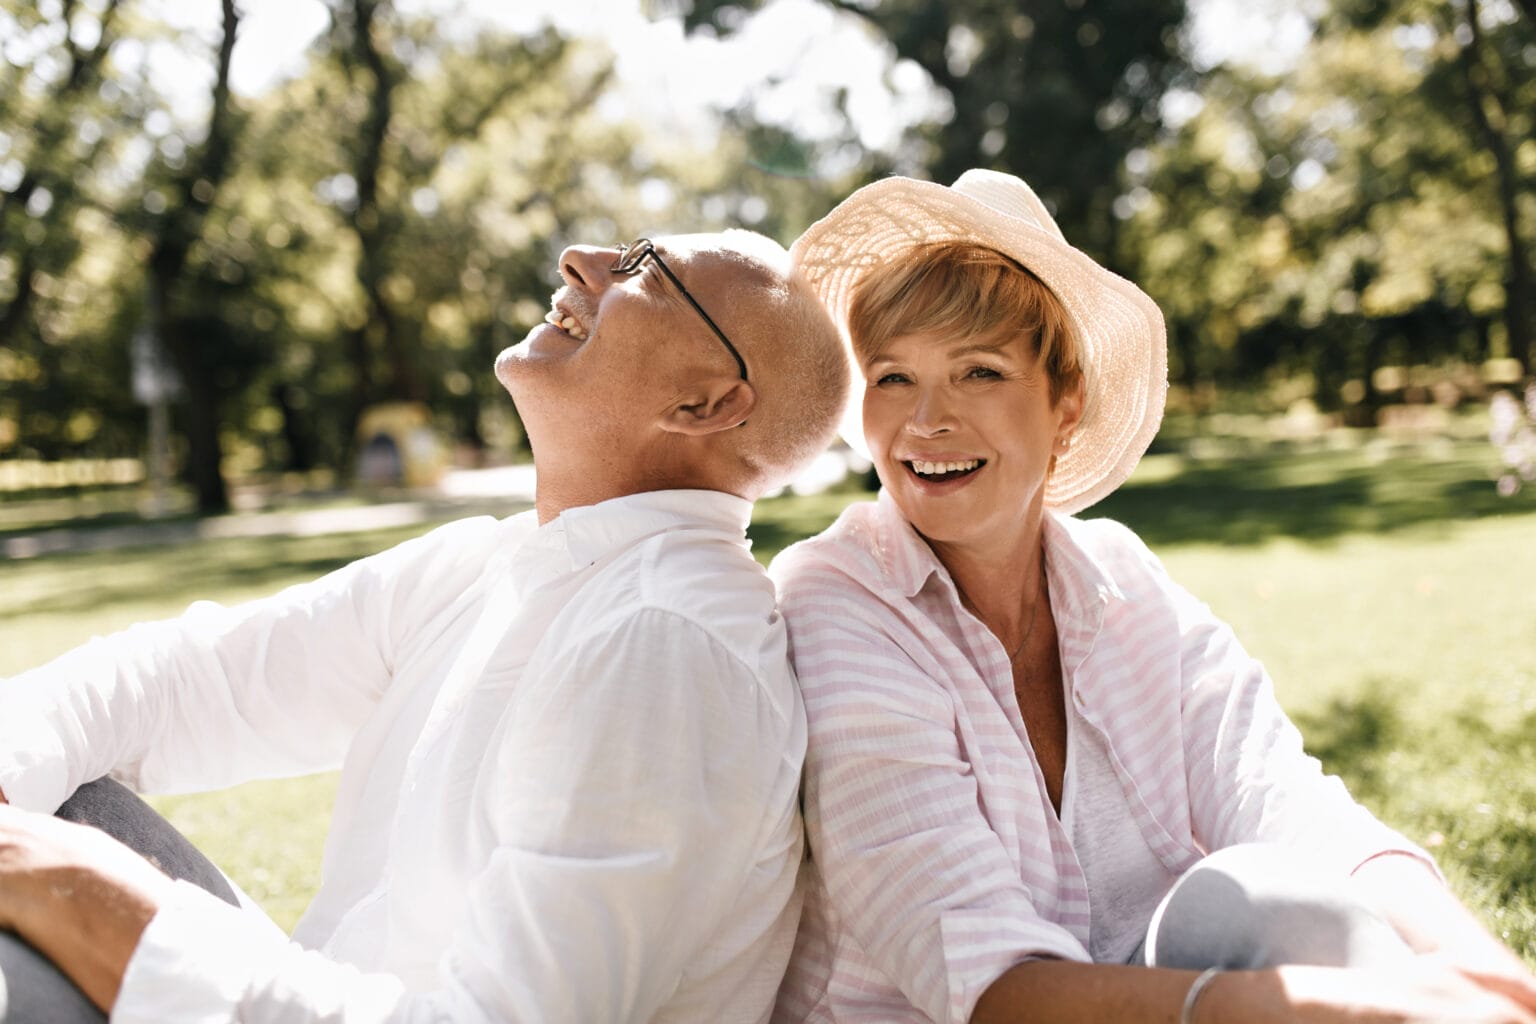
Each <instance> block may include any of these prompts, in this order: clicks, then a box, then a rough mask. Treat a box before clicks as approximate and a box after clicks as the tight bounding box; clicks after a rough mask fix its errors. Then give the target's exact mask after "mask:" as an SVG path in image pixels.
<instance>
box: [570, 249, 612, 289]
mask: <svg viewBox="0 0 1536 1024" xmlns="http://www.w3.org/2000/svg"><path fill="white" fill-rule="evenodd" d="M617 258H618V250H617V249H612V248H603V247H601V246H596V245H573V246H570V247H569V248H567V249H566V250H565V251H564V252H562V253H561V254H560V276H561V277H563V278H564V279H565V283H566V284H568V285H570V286H571V287H573V288H581V289H584V290H586V291H589V292H591V291H597V290H599V289H601V288H602V287H603V285H604V284H606V283H607V281H608V279H609V278H610V277H612V276H613V270H612V268H613V261H614V260H615V259H617Z"/></svg>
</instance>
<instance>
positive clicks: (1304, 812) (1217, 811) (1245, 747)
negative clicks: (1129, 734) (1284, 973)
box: [1147, 553, 1438, 874]
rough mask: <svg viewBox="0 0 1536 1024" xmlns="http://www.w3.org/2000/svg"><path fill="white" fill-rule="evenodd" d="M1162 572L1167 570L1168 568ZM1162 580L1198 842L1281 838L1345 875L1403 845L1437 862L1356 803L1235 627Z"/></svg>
mask: <svg viewBox="0 0 1536 1024" xmlns="http://www.w3.org/2000/svg"><path fill="white" fill-rule="evenodd" d="M1147 557H1148V558H1149V559H1151V558H1152V556H1151V554H1150V553H1148V554H1147ZM1154 562H1155V560H1154ZM1157 571H1158V573H1159V575H1162V570H1161V566H1158V567H1157ZM1161 582H1162V584H1163V586H1164V587H1165V588H1166V592H1167V595H1168V597H1169V598H1170V599H1171V600H1172V602H1173V606H1174V609H1175V613H1176V615H1177V618H1178V623H1179V634H1180V638H1181V647H1180V650H1181V656H1180V658H1181V668H1182V677H1183V680H1182V686H1183V709H1182V719H1183V726H1184V735H1185V765H1186V770H1187V772H1188V779H1189V794H1190V814H1191V822H1192V826H1193V828H1194V832H1195V838H1196V840H1197V841H1198V842H1199V843H1200V845H1201V846H1202V847H1204V848H1205V849H1207V850H1215V849H1221V848H1223V847H1227V846H1231V845H1234V844H1236V843H1243V842H1272V843H1280V844H1284V845H1286V846H1289V847H1290V848H1292V849H1295V850H1299V851H1303V852H1305V853H1306V854H1307V855H1309V856H1310V857H1311V858H1312V859H1314V860H1315V861H1316V862H1317V863H1319V864H1321V865H1324V866H1326V867H1328V868H1330V869H1332V870H1335V871H1337V872H1339V873H1342V874H1349V873H1350V872H1353V871H1354V870H1355V869H1356V868H1357V867H1359V866H1360V865H1361V864H1363V863H1365V862H1366V861H1367V860H1369V859H1371V858H1372V857H1374V856H1376V855H1378V854H1381V853H1385V852H1388V851H1401V852H1404V853H1408V854H1411V855H1412V856H1415V857H1418V858H1419V859H1421V860H1423V861H1424V862H1425V863H1426V864H1428V865H1429V866H1430V867H1431V869H1435V866H1434V861H1433V860H1432V859H1431V858H1430V857H1429V855H1428V854H1426V853H1425V852H1424V851H1423V850H1422V849H1420V848H1419V847H1418V846H1417V845H1415V844H1414V843H1412V842H1410V841H1409V840H1408V839H1407V838H1405V837H1404V836H1403V835H1401V834H1400V833H1398V832H1397V831H1395V830H1394V829H1392V828H1389V827H1388V826H1386V825H1385V824H1383V823H1382V822H1380V821H1379V820H1377V819H1376V818H1375V817H1374V816H1373V815H1372V814H1371V813H1370V812H1369V811H1367V810H1366V809H1365V808H1364V807H1362V806H1360V805H1359V804H1358V803H1356V802H1355V800H1354V799H1353V798H1352V797H1351V796H1350V794H1349V792H1348V791H1347V790H1346V789H1345V787H1344V783H1343V782H1342V781H1340V780H1339V779H1338V777H1336V776H1333V775H1327V774H1325V773H1324V772H1323V768H1322V764H1321V762H1319V761H1318V760H1317V759H1316V758H1314V757H1312V756H1310V755H1308V754H1307V753H1306V752H1305V750H1304V749H1303V746H1302V736H1301V733H1300V731H1299V730H1297V728H1296V726H1295V725H1294V724H1292V722H1291V720H1290V718H1288V717H1287V716H1286V714H1285V712H1284V711H1283V710H1282V709H1281V707H1280V703H1279V701H1278V700H1277V699H1276V697H1275V689H1274V684H1273V683H1272V682H1271V680H1270V678H1269V674H1268V673H1267V672H1265V671H1264V666H1263V665H1262V664H1260V663H1259V662H1258V661H1257V660H1256V659H1254V658H1253V657H1251V656H1250V655H1249V654H1248V653H1247V651H1245V650H1244V649H1243V647H1242V644H1240V643H1239V642H1238V640H1237V637H1236V636H1235V635H1234V634H1233V631H1232V629H1231V627H1229V626H1228V625H1227V624H1226V623H1224V622H1222V621H1221V620H1219V619H1217V618H1216V616H1215V615H1213V614H1212V613H1211V610H1210V609H1209V608H1208V607H1206V605H1204V604H1203V603H1201V602H1200V601H1199V600H1197V599H1196V598H1194V597H1193V596H1192V595H1190V594H1189V593H1188V592H1187V591H1185V590H1184V589H1183V588H1182V587H1180V586H1178V584H1176V583H1174V582H1172V581H1171V580H1169V579H1168V578H1167V577H1166V575H1162V581H1161ZM1435 870H1438V869H1435Z"/></svg>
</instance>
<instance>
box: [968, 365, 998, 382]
mask: <svg viewBox="0 0 1536 1024" xmlns="http://www.w3.org/2000/svg"><path fill="white" fill-rule="evenodd" d="M965 375H966V376H967V377H975V378H978V379H981V380H990V379H992V378H995V377H1001V376H1002V374H1000V373H998V372H997V371H996V370H994V369H992V367H990V366H973V367H971V368H970V369H969V370H967V371H966V374H965Z"/></svg>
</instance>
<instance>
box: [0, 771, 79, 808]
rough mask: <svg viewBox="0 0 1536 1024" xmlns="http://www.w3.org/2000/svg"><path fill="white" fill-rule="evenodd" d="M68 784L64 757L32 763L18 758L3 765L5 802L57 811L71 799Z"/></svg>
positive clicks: (1, 784) (1, 778)
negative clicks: (22, 762) (23, 761)
mask: <svg viewBox="0 0 1536 1024" xmlns="http://www.w3.org/2000/svg"><path fill="white" fill-rule="evenodd" d="M67 786H68V782H67V775H66V773H65V770H64V762H63V759H62V758H60V759H58V760H55V761H53V762H51V763H49V762H42V761H39V762H38V763H37V764H35V765H31V766H28V765H26V764H17V763H15V762H12V763H11V764H8V765H4V766H0V792H3V793H4V794H5V802H6V803H8V804H10V805H12V806H13V807H19V808H21V809H22V810H24V811H36V812H37V813H39V814H53V813H54V812H55V811H57V810H58V809H59V807H60V806H61V805H62V804H63V803H64V801H65V800H68V799H69V794H68V793H67V792H65V790H66V788H67Z"/></svg>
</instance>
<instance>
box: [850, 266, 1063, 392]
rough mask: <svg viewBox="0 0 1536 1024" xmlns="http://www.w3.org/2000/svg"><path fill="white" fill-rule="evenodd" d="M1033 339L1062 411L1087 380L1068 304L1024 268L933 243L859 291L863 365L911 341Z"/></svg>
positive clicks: (857, 345) (854, 336) (858, 345)
mask: <svg viewBox="0 0 1536 1024" xmlns="http://www.w3.org/2000/svg"><path fill="white" fill-rule="evenodd" d="M1002 332H1008V333H1010V334H1013V333H1023V334H1026V335H1027V336H1028V337H1029V339H1030V340H1031V343H1032V345H1033V347H1034V350H1035V353H1036V354H1037V355H1038V357H1039V359H1040V362H1041V365H1042V366H1044V368H1045V373H1046V377H1047V379H1048V380H1049V382H1050V389H1051V401H1052V402H1053V403H1054V402H1056V401H1057V400H1058V399H1060V398H1061V396H1062V395H1063V394H1064V393H1066V391H1068V390H1069V389H1071V388H1074V387H1076V386H1077V385H1078V383H1079V382H1080V381H1081V380H1082V377H1083V370H1082V364H1081V362H1080V357H1079V345H1078V342H1077V338H1076V336H1075V334H1074V332H1073V329H1072V322H1071V321H1070V320H1069V319H1068V317H1067V312H1066V310H1065V309H1064V308H1063V307H1062V305H1061V300H1060V299H1058V298H1057V297H1056V294H1055V293H1054V292H1052V291H1051V290H1050V289H1049V288H1048V287H1046V285H1045V283H1044V282H1042V281H1041V280H1040V279H1039V278H1038V277H1036V276H1035V275H1034V274H1032V273H1031V272H1030V271H1029V270H1028V269H1027V268H1026V267H1024V266H1023V265H1022V264H1020V263H1018V262H1017V261H1015V260H1013V259H1010V258H1009V257H1007V256H1004V255H1003V254H1002V253H1000V252H998V251H996V250H995V249H988V248H986V247H985V246H980V245H973V244H971V243H969V242H930V243H926V244H923V245H919V246H917V247H915V248H913V249H909V250H906V251H905V252H903V253H902V254H901V255H900V256H899V257H897V258H895V259H893V260H892V261H891V262H890V263H888V264H886V265H885V266H881V267H878V268H876V269H874V270H871V271H870V272H869V273H868V274H866V275H865V276H864V278H863V279H862V280H861V281H860V282H859V283H858V285H857V286H856V287H855V288H854V293H853V297H852V301H851V302H850V304H849V307H848V334H849V337H850V339H851V340H852V342H853V349H854V353H855V354H856V355H857V356H858V358H859V360H860V362H864V361H867V360H868V359H870V358H872V357H874V356H877V355H879V354H880V352H881V351H883V350H884V348H885V347H886V346H887V345H888V344H890V343H891V342H892V341H893V340H895V339H896V338H898V337H902V336H904V335H911V334H944V335H949V336H952V337H955V338H982V337H988V336H991V335H995V334H999V333H1002Z"/></svg>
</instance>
